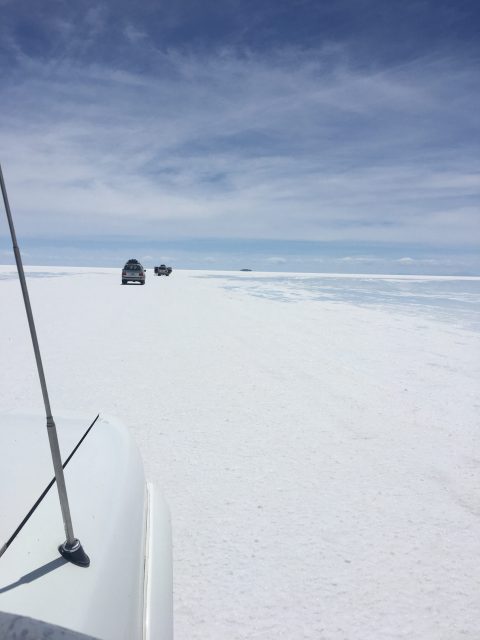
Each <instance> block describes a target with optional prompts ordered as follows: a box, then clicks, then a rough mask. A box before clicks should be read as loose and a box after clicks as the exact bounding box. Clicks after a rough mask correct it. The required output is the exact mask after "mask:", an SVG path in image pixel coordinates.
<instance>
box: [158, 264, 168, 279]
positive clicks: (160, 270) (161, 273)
mask: <svg viewBox="0 0 480 640" xmlns="http://www.w3.org/2000/svg"><path fill="white" fill-rule="evenodd" d="M155 273H156V274H157V276H169V275H170V274H171V273H172V267H166V266H165V265H164V264H161V265H160V266H159V267H155Z"/></svg>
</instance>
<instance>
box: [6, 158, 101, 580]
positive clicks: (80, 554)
mask: <svg viewBox="0 0 480 640" xmlns="http://www.w3.org/2000/svg"><path fill="white" fill-rule="evenodd" d="M0 183H1V187H2V194H3V202H4V204H5V211H6V213H7V219H8V226H9V227H10V235H11V237H12V244H13V252H14V254H15V262H16V263H17V271H18V277H19V279H20V286H21V287H22V294H23V301H24V303H25V311H26V313H27V318H28V326H29V328H30V335H31V337H32V344H33V350H34V352H35V360H36V362H37V370H38V377H39V378H40V386H41V388H42V395H43V403H44V405H45V414H46V418H47V433H48V440H49V442H50V451H51V454H52V461H53V468H54V470H55V480H56V482H57V489H58V496H59V498H60V507H61V509H62V517H63V526H64V528H65V535H66V538H67V539H66V540H65V542H64V543H63V544H61V545H60V546H59V547H58V550H59V552H60V554H61V555H62V556H63V557H64V558H65V559H66V560H68V561H69V562H73V564H77V565H79V566H81V567H88V566H89V564H90V558H89V557H88V556H87V554H86V553H85V551H84V550H83V547H82V545H81V543H80V540H78V539H77V538H75V536H74V534H73V525H72V518H71V515H70V507H69V505H68V496H67V487H66V486H65V476H64V474H63V467H62V458H61V455H60V447H59V446H58V437H57V428H56V426H55V421H54V419H53V416H52V410H51V408H50V400H49V398H48V391H47V382H46V380H45V373H44V371H43V364H42V356H41V354H40V347H39V346H38V338H37V332H36V329H35V322H34V321H33V314H32V307H31V305H30V298H29V295H28V289H27V282H26V280H25V273H24V271H23V264H22V257H21V255H20V249H19V248H18V244H17V236H16V234H15V227H14V226H13V219H12V213H11V211H10V205H9V203H8V196H7V189H6V187H5V181H4V179H3V173H2V166H1V165H0ZM4 551H5V547H4V548H2V549H0V556H1V555H2V553H3V552H4Z"/></svg>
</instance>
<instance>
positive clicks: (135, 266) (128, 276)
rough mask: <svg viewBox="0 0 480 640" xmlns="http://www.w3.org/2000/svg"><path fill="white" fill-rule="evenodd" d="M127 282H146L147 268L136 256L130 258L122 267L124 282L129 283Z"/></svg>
mask: <svg viewBox="0 0 480 640" xmlns="http://www.w3.org/2000/svg"><path fill="white" fill-rule="evenodd" d="M127 282H140V284H145V269H144V268H143V267H142V265H141V264H140V262H139V261H138V260H135V258H132V259H131V260H128V262H127V263H126V265H125V266H124V267H123V269H122V284H127Z"/></svg>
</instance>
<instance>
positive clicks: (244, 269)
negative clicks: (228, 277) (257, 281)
mask: <svg viewBox="0 0 480 640" xmlns="http://www.w3.org/2000/svg"><path fill="white" fill-rule="evenodd" d="M240 271H251V269H240Z"/></svg>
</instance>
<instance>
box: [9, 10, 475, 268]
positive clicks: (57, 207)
mask: <svg viewBox="0 0 480 640" xmlns="http://www.w3.org/2000/svg"><path fill="white" fill-rule="evenodd" d="M182 6H183V5H182ZM183 9H185V10H186V8H185V7H183ZM179 15H180V14H179V13H178V12H177V13H172V15H171V16H169V17H168V16H167V18H168V19H167V18H166V19H167V23H168V25H169V28H171V29H173V30H174V29H176V28H177V27H178V25H179V24H180V23H179V22H178V20H179ZM264 18H265V15H263V14H262V15H258V16H257V17H256V19H257V20H259V21H262V20H264ZM232 19H234V18H232ZM39 24H41V26H42V29H43V33H44V34H47V35H48V34H55V37H54V38H53V41H54V42H55V43H56V44H55V46H53V47H52V48H51V49H49V55H48V56H47V57H39V56H37V55H35V53H34V52H32V50H31V48H29V47H28V46H27V44H28V43H27V44H26V43H25V41H24V40H22V39H21V38H20V37H19V36H18V34H17V32H16V31H15V30H13V29H11V30H7V28H6V27H5V26H4V27H3V28H1V27H0V29H3V33H2V35H3V36H4V38H3V47H4V49H5V51H6V52H7V55H8V56H9V59H10V60H13V61H14V62H13V66H11V68H12V69H14V73H11V72H10V73H8V72H7V73H6V75H5V80H4V82H3V84H2V87H1V88H0V91H1V96H0V97H1V101H2V112H3V117H2V120H1V121H0V142H1V148H2V162H3V168H4V173H5V177H6V179H7V186H8V189H9V193H10V198H11V204H12V207H13V208H14V210H15V211H16V213H17V215H18V225H19V230H20V231H21V233H22V234H27V235H28V234H32V235H51V234H55V235H58V236H62V237H71V236H85V235H89V236H91V237H97V236H103V237H105V238H107V237H110V236H112V235H118V236H124V237H131V238H134V237H137V238H153V239H166V238H181V237H185V236H188V237H192V238H201V237H204V238H205V237H212V238H243V239H245V238H273V239H277V240H287V239H288V240H292V239H298V240H307V239H308V240H321V241H332V242H333V241H336V242H348V243H352V242H354V243H355V242H357V243H366V242H388V243H400V244H408V243H412V242H416V243H424V244H426V245H444V246H453V245H455V246H462V245H465V246H471V245H472V244H475V243H476V242H478V235H479V225H480V223H479V211H478V197H479V194H480V162H479V154H478V137H477V135H476V132H478V127H479V117H478V115H477V113H476V111H475V110H474V109H473V107H472V105H474V104H475V103H476V102H477V101H478V97H479V93H480V90H479V88H478V81H477V77H478V76H477V65H476V62H475V60H474V59H472V61H471V62H468V60H467V59H466V58H465V57H462V58H461V59H456V58H455V57H453V56H452V54H448V55H447V54H445V53H444V52H441V53H435V52H432V53H431V54H429V55H423V56H421V57H419V58H411V59H409V60H408V61H405V63H404V64H398V63H395V64H393V63H392V64H388V63H384V62H383V61H382V64H372V65H370V66H367V65H356V64H355V61H352V56H351V51H350V50H349V49H348V47H347V46H346V45H345V44H344V43H342V42H341V41H337V42H335V45H332V43H331V42H328V41H327V40H324V41H323V42H322V43H321V44H320V45H318V46H316V47H312V46H309V47H301V46H295V45H292V44H289V45H288V46H282V47H281V46H279V44H278V42H277V43H276V44H275V46H272V47H270V48H269V49H268V50H266V49H262V50H260V49H259V48H255V47H252V48H248V47H243V48H242V49H239V48H238V47H237V46H233V45H231V46H224V45H222V46H220V47H213V48H208V47H203V48H202V47H195V46H194V45H193V44H192V46H190V47H162V46H160V44H159V42H158V41H157V40H156V39H155V38H154V37H153V35H152V30H151V29H150V28H149V25H148V22H146V21H145V20H144V21H143V22H142V21H140V20H138V19H136V16H134V15H132V14H131V13H129V12H128V11H126V13H125V16H122V18H121V19H119V18H118V16H117V17H116V19H115V20H113V19H112V14H111V13H110V12H109V10H108V7H107V5H106V4H100V5H98V6H95V7H93V6H92V8H91V9H90V10H88V11H85V12H83V13H81V14H80V13H79V15H78V16H76V15H75V14H74V13H73V12H69V13H66V14H65V15H63V14H62V15H54V16H50V17H44V16H39ZM285 28H286V27H285ZM240 35H241V34H240V32H238V36H239V37H240ZM243 35H245V34H243ZM45 37H46V36H45ZM242 37H243V36H242ZM114 38H116V39H115V47H113V46H112V47H111V48H110V49H109V48H108V47H107V46H105V47H104V48H103V49H102V51H103V54H102V56H101V58H100V57H97V58H96V57H93V56H92V51H93V50H94V49H95V47H100V45H101V43H102V42H103V41H105V42H109V41H110V40H112V42H113V39H114ZM45 46H46V45H45ZM55 47H56V48H55ZM109 56H110V57H109ZM130 60H135V64H129V63H127V61H130ZM124 61H125V62H124ZM0 233H2V232H1V230H0ZM344 255H345V254H344ZM400 255H401V254H400ZM406 255H407V256H408V255H409V254H408V253H407V254H406ZM271 257H272V258H275V256H271ZM266 259H268V255H267V256H266ZM320 259H322V258H317V260H320ZM338 259H339V258H338ZM375 259H376V258H375V256H371V257H370V256H368V255H367V254H366V253H365V254H364V255H363V257H362V255H356V254H355V255H354V254H352V255H351V256H346V257H345V258H344V259H343V260H344V262H348V261H350V262H351V263H352V264H353V263H358V264H359V263H361V262H362V261H363V262H364V263H366V262H367V261H374V260H375ZM396 259H397V260H398V258H396ZM312 260H313V259H312ZM400 260H401V258H400ZM397 264H399V265H401V266H402V264H403V266H405V267H406V265H407V262H404V263H402V262H398V263H397Z"/></svg>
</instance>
